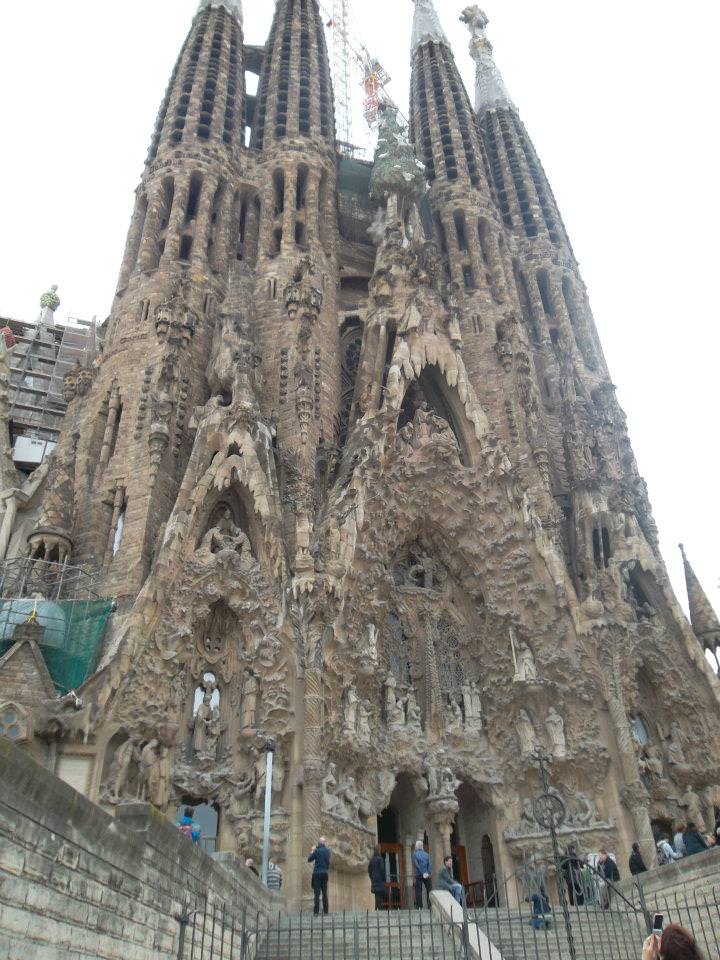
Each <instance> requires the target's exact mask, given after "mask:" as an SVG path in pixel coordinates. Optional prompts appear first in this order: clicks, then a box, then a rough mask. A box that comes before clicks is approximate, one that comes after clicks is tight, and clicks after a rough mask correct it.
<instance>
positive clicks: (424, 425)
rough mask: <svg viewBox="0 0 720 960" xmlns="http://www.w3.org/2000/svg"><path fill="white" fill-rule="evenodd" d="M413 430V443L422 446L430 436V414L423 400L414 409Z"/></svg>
mask: <svg viewBox="0 0 720 960" xmlns="http://www.w3.org/2000/svg"><path fill="white" fill-rule="evenodd" d="M413 431H414V437H415V443H416V445H418V446H423V445H424V444H425V443H427V442H428V440H429V439H430V437H431V436H432V432H433V431H432V414H431V413H430V408H429V407H428V405H427V403H426V402H425V400H423V401H422V402H421V403H420V404H419V406H418V407H417V408H416V410H415V416H414V417H413Z"/></svg>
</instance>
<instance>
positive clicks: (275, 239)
mask: <svg viewBox="0 0 720 960" xmlns="http://www.w3.org/2000/svg"><path fill="white" fill-rule="evenodd" d="M282 238H283V232H282V228H280V227H279V228H278V229H277V230H273V232H272V246H271V248H270V256H271V257H276V256H277V255H278V254H279V253H280V250H281V248H282Z"/></svg>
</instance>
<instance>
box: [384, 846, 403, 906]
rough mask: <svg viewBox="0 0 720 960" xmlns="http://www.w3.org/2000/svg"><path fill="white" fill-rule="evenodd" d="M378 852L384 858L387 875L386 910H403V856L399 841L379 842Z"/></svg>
mask: <svg viewBox="0 0 720 960" xmlns="http://www.w3.org/2000/svg"><path fill="white" fill-rule="evenodd" d="M378 846H379V848H380V853H381V854H382V856H383V858H384V860H385V876H386V877H387V885H386V894H385V907H386V909H388V910H404V909H405V908H406V907H407V904H406V902H405V899H406V898H405V857H404V855H403V848H402V844H401V843H380V844H378Z"/></svg>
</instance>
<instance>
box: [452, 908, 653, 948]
mask: <svg viewBox="0 0 720 960" xmlns="http://www.w3.org/2000/svg"><path fill="white" fill-rule="evenodd" d="M469 915H470V919H471V920H473V921H474V922H475V923H476V924H477V926H478V927H479V928H480V929H481V930H482V931H483V932H484V933H485V934H486V936H487V937H488V939H489V940H490V941H491V943H492V944H493V945H494V946H495V947H497V949H498V950H499V951H500V953H501V954H502V957H503V960H570V947H569V944H568V938H567V933H566V930H565V922H564V919H563V915H562V912H561V911H555V912H553V919H552V921H551V924H550V927H549V929H547V930H535V929H534V928H533V927H532V926H531V924H530V920H531V914H530V911H529V910H526V909H523V911H522V912H520V911H518V909H517V907H515V908H511V909H510V911H507V910H505V909H504V908H502V907H501V908H500V909H498V910H471V911H470V912H469ZM570 921H571V926H572V931H573V938H574V941H575V950H576V956H577V960H639V958H640V955H641V953H642V945H643V942H644V940H645V937H646V936H647V933H646V932H645V921H644V919H643V917H642V915H636V914H633V913H629V912H627V911H624V910H617V909H614V910H602V909H600V908H596V907H581V908H577V907H570ZM482 960H485V958H484V957H483V958H482Z"/></svg>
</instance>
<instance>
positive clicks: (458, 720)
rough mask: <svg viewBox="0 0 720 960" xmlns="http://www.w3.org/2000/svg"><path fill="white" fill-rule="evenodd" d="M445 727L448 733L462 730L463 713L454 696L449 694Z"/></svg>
mask: <svg viewBox="0 0 720 960" xmlns="http://www.w3.org/2000/svg"><path fill="white" fill-rule="evenodd" d="M445 729H446V730H447V732H448V733H462V732H463V715H462V710H461V709H460V704H459V703H458V702H457V700H456V699H455V697H453V696H450V698H449V703H448V710H447V714H446V718H445Z"/></svg>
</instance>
